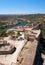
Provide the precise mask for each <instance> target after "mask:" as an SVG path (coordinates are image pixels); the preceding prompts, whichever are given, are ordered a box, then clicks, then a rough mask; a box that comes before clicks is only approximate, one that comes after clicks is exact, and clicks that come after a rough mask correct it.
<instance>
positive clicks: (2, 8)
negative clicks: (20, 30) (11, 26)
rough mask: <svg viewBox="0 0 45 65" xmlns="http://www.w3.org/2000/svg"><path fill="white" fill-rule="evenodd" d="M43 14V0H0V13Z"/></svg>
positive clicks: (44, 7)
mask: <svg viewBox="0 0 45 65" xmlns="http://www.w3.org/2000/svg"><path fill="white" fill-rule="evenodd" d="M38 13H41V14H45V0H0V14H38Z"/></svg>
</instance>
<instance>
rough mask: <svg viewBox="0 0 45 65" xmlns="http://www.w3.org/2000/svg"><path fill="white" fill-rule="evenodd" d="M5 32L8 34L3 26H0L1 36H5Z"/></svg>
mask: <svg viewBox="0 0 45 65" xmlns="http://www.w3.org/2000/svg"><path fill="white" fill-rule="evenodd" d="M5 34H6V30H4V28H3V27H0V37H1V36H5Z"/></svg>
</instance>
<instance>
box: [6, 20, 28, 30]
mask: <svg viewBox="0 0 45 65" xmlns="http://www.w3.org/2000/svg"><path fill="white" fill-rule="evenodd" d="M18 22H19V23H18V24H16V25H12V26H8V27H5V30H8V29H11V28H16V27H17V26H24V25H25V24H26V23H27V22H25V21H23V20H18Z"/></svg>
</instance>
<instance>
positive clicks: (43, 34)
mask: <svg viewBox="0 0 45 65" xmlns="http://www.w3.org/2000/svg"><path fill="white" fill-rule="evenodd" d="M42 37H43V39H45V27H42Z"/></svg>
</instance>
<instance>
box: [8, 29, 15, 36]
mask: <svg viewBox="0 0 45 65" xmlns="http://www.w3.org/2000/svg"><path fill="white" fill-rule="evenodd" d="M7 34H8V35H11V36H12V35H15V32H14V31H13V30H11V31H8V33H7Z"/></svg>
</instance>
